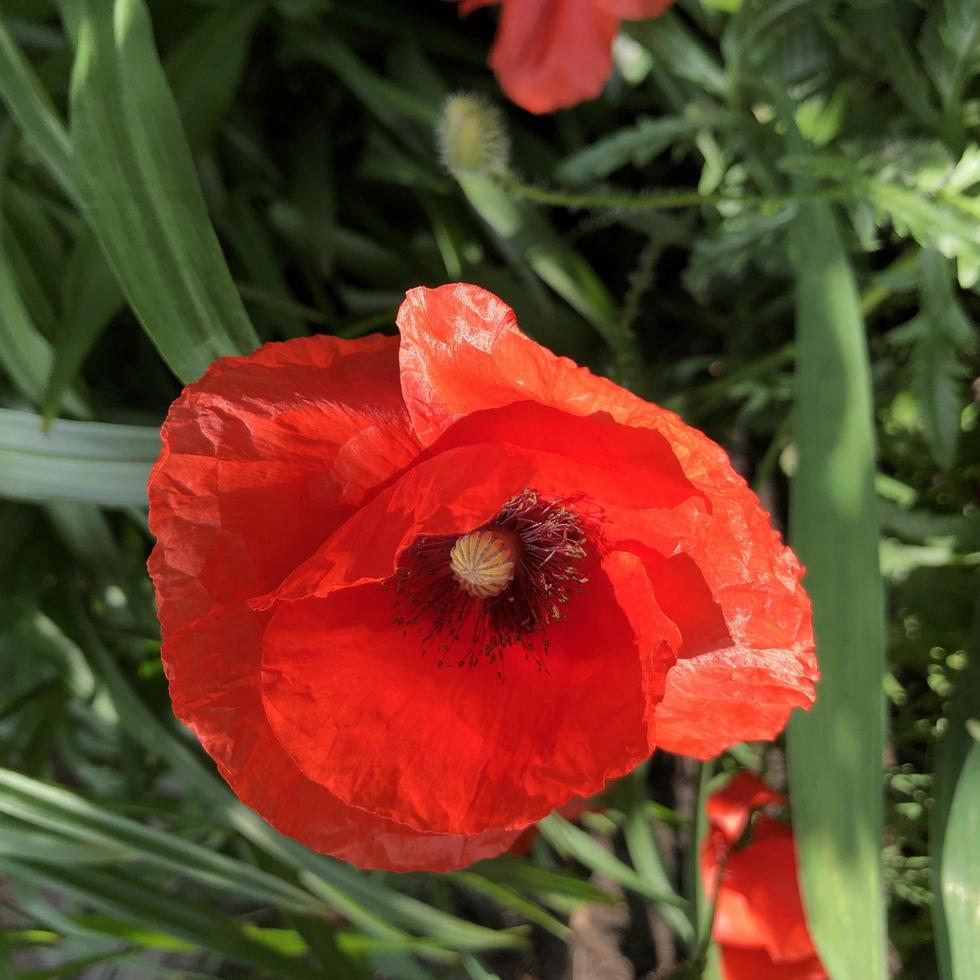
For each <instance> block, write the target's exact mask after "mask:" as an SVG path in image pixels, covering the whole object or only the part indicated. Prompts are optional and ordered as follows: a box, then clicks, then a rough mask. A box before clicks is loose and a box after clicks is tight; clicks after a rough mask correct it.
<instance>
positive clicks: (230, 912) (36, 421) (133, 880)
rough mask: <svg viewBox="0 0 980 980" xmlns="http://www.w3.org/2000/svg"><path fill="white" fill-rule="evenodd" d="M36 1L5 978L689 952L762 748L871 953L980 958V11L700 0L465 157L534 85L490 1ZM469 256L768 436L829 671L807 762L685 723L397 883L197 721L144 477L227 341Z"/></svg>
mask: <svg viewBox="0 0 980 980" xmlns="http://www.w3.org/2000/svg"><path fill="white" fill-rule="evenodd" d="M0 10H2V20H0V99H2V103H3V108H2V109H0V205H2V235H0V369H2V372H0V497H2V501H0V596H2V599H0V677H2V683H0V764H2V766H3V769H2V770H0V923H2V925H3V927H4V932H3V933H2V935H0V976H3V975H5V976H11V975H13V976H19V977H53V976H92V977H102V976H105V977H108V976H123V977H125V976H138V977H149V976H158V975H159V976H183V977H190V976H263V977H264V976H279V977H290V978H292V977H299V978H302V977H312V976H326V977H336V978H348V977H352V978H360V977H365V976H369V975H371V974H372V973H376V974H379V975H385V976H391V977H397V978H408V980H414V978H429V977H458V976H469V977H473V978H486V977H490V976H493V975H495V974H496V975H498V976H500V977H502V978H507V977H518V976H522V975H524V971H530V973H531V975H534V976H540V977H559V976H562V975H564V973H565V971H567V970H568V969H569V964H571V963H573V962H574V964H575V965H576V967H577V969H578V971H579V972H578V975H579V976H600V975H608V976H610V977H615V976H618V975H620V973H615V972H611V971H613V970H619V971H620V972H621V974H622V975H624V976H628V975H630V970H633V971H635V972H636V973H637V974H638V975H645V974H652V973H653V972H654V971H658V970H660V971H662V972H663V973H664V974H666V973H667V972H669V971H670V970H671V969H674V967H675V965H676V964H683V963H685V962H689V963H690V964H691V966H689V967H686V968H684V969H688V970H689V971H690V972H689V973H688V975H691V973H694V972H699V971H700V969H701V967H702V966H705V962H704V955H703V953H704V947H705V943H706V933H707V932H708V931H709V920H708V915H707V910H706V908H705V903H704V897H703V896H702V895H699V894H698V890H697V888H696V875H693V874H691V873H690V871H691V869H692V867H693V865H692V857H693V855H694V853H695V840H696V837H697V834H698V829H699V825H700V820H699V819H698V815H699V812H700V810H699V804H700V802H701V801H703V798H704V794H705V792H706V790H707V788H708V787H709V786H710V785H711V779H712V778H713V774H717V773H719V772H722V771H724V770H728V769H731V768H733V767H735V766H736V765H751V766H753V767H756V768H763V769H764V770H766V771H767V772H768V774H769V776H770V778H771V779H773V780H774V781H776V782H777V783H780V782H781V781H782V780H783V779H784V778H785V776H784V773H785V771H786V769H787V768H788V778H789V784H790V788H791V790H792V795H793V803H794V807H793V816H794V822H795V826H796V828H797V834H798V837H799V842H800V853H801V863H802V870H803V874H804V885H805V892H806V897H807V904H808V907H809V910H810V916H811V926H812V929H813V932H814V935H815V938H816V940H817V942H818V945H819V947H820V950H821V953H822V955H823V957H824V959H825V962H826V963H827V965H828V968H829V969H830V970H831V973H832V975H833V976H834V977H835V978H838V977H839V978H844V980H869V978H873V977H876V976H881V975H883V973H884V972H885V971H886V970H891V971H892V972H896V973H898V974H900V975H902V976H906V977H913V978H919V977H922V978H928V977H932V976H936V975H942V976H943V977H956V978H958V980H969V978H975V977H978V976H980V939H978V936H977V926H976V920H975V909H976V907H977V902H978V900H980V899H978V895H980V854H978V852H977V848H976V842H977V839H978V834H980V830H978V828H980V748H978V746H977V739H978V738H980V722H978V714H980V709H978V707H977V705H978V704H980V650H978V642H980V636H978V634H980V625H975V626H974V628H973V634H972V640H968V636H967V634H968V630H967V624H968V623H969V622H970V619H971V610H972V607H973V604H974V602H975V599H976V594H977V573H976V566H977V564H978V563H980V513H978V509H977V505H978V499H977V480H978V476H980V452H978V450H980V427H978V405H977V394H978V392H977V388H976V382H975V380H974V379H976V378H977V375H978V370H977V368H978V357H977V345H976V334H975V329H974V326H973V319H974V318H975V316H976V314H977V311H978V310H980V298H978V294H977V283H978V280H980V232H978V228H980V224H978V220H980V198H978V196H977V187H978V184H980V148H978V146H977V142H978V139H980V86H978V81H977V75H978V71H980V3H978V2H976V0H942V2H940V0H921V2H916V0H851V2H834V0H741V2H740V0H700V2H698V0H680V2H679V3H678V4H677V6H676V7H675V8H674V9H673V10H672V11H671V12H670V13H669V14H668V15H667V16H666V17H664V18H661V19H659V20H656V21H651V22H648V23H644V24H630V25H624V29H625V33H624V35H623V37H621V38H620V39H619V41H617V45H616V62H617V74H616V76H615V77H614V79H613V81H612V82H611V83H610V85H609V88H608V90H607V92H606V93H605V95H604V96H603V97H602V98H600V99H598V100H596V101H595V102H592V103H588V104H585V105H582V106H580V107H578V108H576V109H574V110H572V111H568V112H563V113H559V114H557V115H555V116H553V117H546V118H535V117H531V116H529V115H527V114H525V113H523V112H521V111H519V110H517V109H515V108H514V107H511V106H505V107H504V111H505V113H506V121H507V126H508V128H509V130H510V133H511V143H512V164H511V169H510V171H509V173H508V174H498V175H496V176H493V175H486V174H470V175H468V176H464V177H461V178H459V179H456V178H454V177H453V176H451V175H449V174H447V173H446V172H445V171H444V170H443V169H442V168H441V167H440V165H439V162H438V158H437V155H436V153H435V151H434V135H433V133H434V127H435V125H436V122H437V119H438V117H439V113H440V106H441V103H442V100H443V99H444V98H445V96H446V95H447V94H448V93H450V92H453V91H456V90H459V89H461V88H462V89H466V90H473V91H478V92H482V93H484V94H485V95H486V96H487V97H488V98H489V99H492V100H496V101H499V95H498V92H497V89H496V86H495V83H494V80H493V78H492V76H491V75H490V73H489V72H488V71H487V69H486V67H485V59H486V55H487V51H488V49H489V46H490V43H491V39H492V34H493V29H494V22H495V14H494V13H493V12H492V11H480V12H478V13H476V14H474V15H473V16H471V17H470V18H468V19H467V20H466V21H460V20H459V19H458V16H457V13H458V12H457V9H456V4H455V3H445V2H437V0H411V2H405V0H358V2H357V3H348V2H341V0H335V2H330V0H225V2H208V0H159V2H158V0H150V2H149V3H148V4H144V2H143V0H64V2H63V3H62V5H61V6H60V7H58V6H57V5H56V4H54V3H52V2H47V0H3V3H2V8H0ZM460 279H462V280H468V281H472V282H476V283H479V284H481V285H483V286H486V287H488V288H490V289H493V290H494V291H496V292H497V293H498V294H500V295H501V296H502V297H503V298H505V299H506V300H507V301H508V302H509V303H511V304H512V305H513V306H514V307H515V308H516V309H517V311H518V316H519V319H520V322H521V324H522V326H523V327H524V329H525V330H526V331H527V332H529V333H530V334H532V335H533V336H535V337H537V338H538V339H539V340H541V341H542V342H544V343H546V344H548V345H549V346H551V347H552V348H553V349H555V350H557V351H559V352H561V353H564V354H568V355H570V356H572V357H574V358H575V359H577V360H578V361H580V362H582V363H586V364H589V365H590V366H592V367H593V369H595V370H597V371H601V372H605V373H608V374H610V375H612V376H613V377H615V378H616V379H617V380H619V381H621V382H622V383H624V384H628V385H629V386H631V387H632V388H633V389H634V390H636V391H638V392H640V393H641V394H643V395H644V396H646V397H649V398H652V399H654V400H656V401H658V402H660V403H662V404H665V405H667V406H670V407H671V408H674V409H676V410H677V411H679V412H680V413H681V414H682V415H683V416H684V417H685V418H686V419H687V420H688V421H689V422H691V423H693V424H695V425H698V426H700V427H702V428H704V429H705V430H706V431H708V432H709V433H710V434H711V435H712V436H714V437H715V438H716V439H718V440H719V441H720V442H722V443H723V444H724V445H725V446H726V447H727V448H728V449H729V450H730V451H731V453H732V455H733V459H734V460H735V462H736V465H737V466H738V467H739V468H740V469H741V470H742V471H743V472H744V473H745V474H746V475H747V477H748V478H749V479H750V480H751V481H752V482H753V484H754V485H755V487H756V488H757V489H758V491H759V493H760V494H761V495H762V497H763V499H764V501H765V502H766V503H767V505H768V506H769V508H770V509H771V510H772V512H773V514H774V518H775V520H776V521H777V522H778V523H779V524H781V525H782V526H783V527H786V526H787V522H788V526H789V534H790V537H791V539H792V540H793V542H794V544H795V545H796V546H797V548H798V549H799V551H800V552H801V555H802V557H803V559H804V561H805V563H806V564H807V565H808V567H809V568H810V570H811V572H810V578H809V580H808V582H809V586H810V589H811V593H812V595H813V597H814V600H815V603H816V612H817V629H818V642H819V648H818V652H819V655H820V659H821V665H822V668H823V670H824V673H825V676H826V681H825V683H824V685H823V687H822V689H821V700H820V703H819V707H818V709H817V710H815V711H814V712H813V713H812V714H811V715H809V716H806V717H801V718H799V719H797V720H796V721H794V723H793V725H791V728H790V732H789V735H788V743H789V745H788V749H789V751H788V753H787V756H786V757H785V758H788V765H787V764H786V763H784V754H783V752H782V751H781V749H780V748H779V747H767V746H741V747H738V748H737V749H735V750H733V751H732V752H731V753H730V754H729V755H727V756H726V757H725V758H723V759H721V760H717V761H716V763H715V764H714V765H711V766H706V767H704V768H703V769H699V768H698V767H695V766H693V765H691V764H689V763H685V762H683V761H681V760H674V759H671V758H668V757H664V756H661V755H658V756H656V757H655V758H654V760H653V761H652V763H651V764H650V766H648V767H645V768H644V769H643V770H641V771H640V772H638V773H637V774H636V775H634V776H633V777H630V778H628V779H626V780H624V781H623V782H622V783H621V784H620V785H618V786H616V787H613V788H612V789H611V791H610V793H609V794H608V798H607V800H606V803H607V809H606V810H605V812H604V813H602V814H592V815H590V816H588V817H586V819H585V823H584V826H585V829H584V830H580V829H578V828H577V827H575V826H573V825H571V824H568V823H566V822H564V821H562V820H561V819H560V818H558V817H554V816H553V817H551V818H549V819H548V821H545V823H544V824H543V825H542V836H541V837H540V838H539V839H538V841H537V842H536V843H535V845H534V848H533V850H532V852H531V853H530V854H529V855H528V856H527V857H526V858H524V859H515V858H504V859H499V860H496V861H493V862H485V863H483V864H481V865H478V866H476V867H475V868H474V869H472V870H471V871H466V872H459V873H455V874H448V875H428V876H423V875H407V876H392V875H382V874H368V873H362V872H359V871H357V870H356V869H353V868H350V867H348V866H345V865H342V864H340V863H338V862H336V861H333V860H331V859H328V858H325V857H322V856H319V855H315V854H312V853H310V852H308V851H306V850H305V849H304V848H302V847H300V846H298V845H296V844H294V843H292V842H291V841H289V840H286V839H284V838H282V837H280V836H279V835H277V834H275V833H274V832H273V831H271V830H270V829H269V828H268V827H267V826H266V825H265V824H264V823H263V822H262V821H261V820H260V819H258V818H257V817H256V816H255V815H253V814H252V813H251V812H250V811H248V810H246V809H245V808H244V807H242V806H241V805H239V804H238V803H237V802H236V801H235V800H234V798H233V797H232V796H231V794H230V793H229V792H228V791H227V790H226V789H225V788H224V785H223V783H221V781H220V779H219V778H218V777H217V776H216V775H215V773H214V771H213V769H212V766H211V765H210V763H209V761H208V760H207V759H206V758H205V757H204V756H203V755H202V753H201V752H200V751H199V749H198V747H197V746H196V744H195V743H194V742H193V740H192V739H191V738H190V737H189V736H188V734H187V733H186V732H184V731H182V730H179V728H178V726H177V725H176V724H175V723H174V721H173V719H172V716H171V713H170V709H169V703H168V700H167V695H166V689H165V682H164V679H163V677H162V673H161V668H160V662H159V657H158V646H159V639H158V633H157V626H156V620H155V617H154V613H153V607H152V599H151V594H150V589H149V583H148V580H147V577H146V573H145V570H144V564H143V563H144V560H145V557H146V554H147V551H148V549H149V546H150V543H151V542H150V539H149V536H148V533H147V528H146V513H145V491H144V485H145V479H146V475H147V472H148V469H149V466H150V464H151V462H152V460H153V459H154V458H155V455H156V453H157V451H158V438H157V428H158V426H159V424H160V422H161V420H162V418H163V415H164V413H165V411H166V408H167V406H168V405H169V403H170V401H171V400H172V399H173V398H174V397H175V395H176V394H177V392H178V391H179V387H180V383H181V382H187V381H190V380H192V379H194V378H195V377H197V376H198V375H199V374H200V373H201V372H202V371H203V369H204V368H205V367H206V365H207V364H208V363H209V362H210V361H211V360H212V359H213V358H214V357H216V356H219V355H222V354H228V353H235V352H240V353H245V352H247V351H249V350H251V349H253V348H254V347H255V346H256V345H257V343H258V342H260V341H265V340H270V339H276V338H283V337H294V336H299V335H302V334H305V333H307V332H309V331H324V332H329V333H335V334H338V335H341V336H345V337H357V336H361V335H364V334H366V333H369V332H371V331H375V330H384V331H390V330H391V329H392V327H393V315H394V311H395V309H396V308H397V305H398V303H399V302H400V300H401V298H402V296H403V293H404V291H405V289H406V288H408V287H411V286H414V285H418V284H428V285H435V284H438V283H441V282H445V281H451V280H460ZM971 381H972V382H973V387H972V388H971ZM879 563H880V574H879ZM883 608H884V609H886V610H887V614H886V615H885V616H883V612H882V610H883ZM975 622H977V621H976V620H975ZM882 685H883V689H884V692H885V695H886V697H885V698H884V705H883V698H882ZM883 707H885V708H886V709H887V712H885V711H883V710H882V709H883ZM886 713H887V718H888V721H889V725H888V728H887V730H886V728H885V726H884V725H883V721H884V718H885V714H886ZM886 731H887V734H886ZM882 760H884V763H883V765H882ZM884 917H886V918H887V940H886V938H885V933H884V930H883V928H882V924H883V918H884ZM597 936H598V937H599V938H598V939H597V938H596V937H597ZM597 956H598V957H600V958H599V959H598V960H597V959H595V957H597ZM602 956H605V957H606V959H605V960H603V959H601V957H602ZM590 957H592V959H590ZM596 963H600V964H603V963H604V964H606V965H604V966H599V967H597V966H595V964H596ZM706 969H707V970H708V971H709V973H710V972H711V970H712V969H713V967H712V966H711V963H710V957H709V962H708V963H707V965H706ZM589 970H592V972H591V973H590V972H588V971H589ZM596 971H599V972H596ZM622 971H625V972H622ZM677 975H678V976H679V975H680V973H678V974H677Z"/></svg>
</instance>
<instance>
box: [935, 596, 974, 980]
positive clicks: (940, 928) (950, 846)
mask: <svg viewBox="0 0 980 980" xmlns="http://www.w3.org/2000/svg"><path fill="white" fill-rule="evenodd" d="M967 655H968V657H969V659H968V661H967V664H966V667H965V668H964V669H963V670H962V671H960V672H959V674H958V675H957V677H956V687H955V688H954V692H953V697H952V699H951V701H950V705H949V708H948V711H947V714H946V729H945V732H944V733H943V735H942V737H941V738H940V739H939V742H938V744H937V746H936V764H935V782H934V785H933V795H934V798H935V802H934V804H933V808H932V811H931V813H930V825H929V838H930V848H929V849H930V854H931V866H932V881H933V891H934V894H935V899H934V901H933V906H932V908H933V921H934V923H935V927H936V954H937V955H936V958H937V960H938V962H939V974H940V977H941V978H942V980H959V978H961V977H976V976H980V855H978V853H977V841H978V840H980V726H978V719H977V708H978V705H980V602H978V603H977V605H976V608H975V611H974V614H973V628H972V630H971V633H970V638H969V642H968V643H967Z"/></svg>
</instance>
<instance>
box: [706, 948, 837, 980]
mask: <svg viewBox="0 0 980 980" xmlns="http://www.w3.org/2000/svg"><path fill="white" fill-rule="evenodd" d="M721 969H722V978H723V980H827V972H826V971H825V970H824V968H823V967H822V966H821V965H820V960H819V959H817V957H816V956H811V957H808V958H807V959H805V960H797V961H795V962H792V963H776V962H774V961H773V959H772V957H771V956H770V955H769V954H768V953H767V952H766V951H765V950H763V949H738V948H737V947H734V946H722V947H721Z"/></svg>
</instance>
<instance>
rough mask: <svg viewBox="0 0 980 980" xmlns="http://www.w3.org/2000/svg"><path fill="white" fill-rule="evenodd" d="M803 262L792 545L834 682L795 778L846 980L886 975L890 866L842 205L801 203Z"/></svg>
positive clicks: (865, 380) (873, 515)
mask: <svg viewBox="0 0 980 980" xmlns="http://www.w3.org/2000/svg"><path fill="white" fill-rule="evenodd" d="M790 241H791V248H792V253H793V261H794V265H795V269H796V365H797V368H796V372H797V373H796V390H795V416H794V433H795V438H796V446H797V451H798V454H799V466H798V470H797V473H796V475H795V477H794V479H793V485H792V510H791V523H790V533H791V540H792V542H793V544H794V547H795V548H796V550H797V552H798V554H799V556H800V559H801V561H802V562H803V564H804V565H805V566H806V568H807V576H806V587H807V590H808V591H809V594H810V597H811V599H812V600H813V612H814V629H815V633H816V643H817V657H818V660H819V664H820V670H821V674H822V680H821V682H820V684H819V685H818V688H817V701H816V705H815V706H814V707H813V708H811V709H810V711H808V712H798V713H797V714H796V716H795V717H794V718H793V719H792V721H791V722H790V726H789V739H788V747H789V776H790V788H791V799H792V802H793V818H794V827H795V833H796V839H797V847H798V854H799V862H800V871H801V880H802V887H803V895H804V899H805V905H806V909H807V915H808V921H809V925H810V931H811V933H812V935H813V938H814V942H815V943H816V946H817V949H818V951H819V953H820V956H821V958H822V960H823V962H824V964H825V966H826V968H827V970H828V972H829V973H830V975H831V976H833V977H835V978H836V980H874V978H882V977H884V975H885V945H884V906H883V898H884V896H883V893H882V884H881V871H880V867H879V854H880V847H881V827H882V789H881V776H880V773H881V763H882V752H883V750H884V705H883V695H882V679H883V675H884V662H883V649H884V627H883V620H882V616H883V596H882V583H881V576H880V574H879V571H878V516H877V507H876V499H875V491H874V482H873V481H874V469H875V443H874V430H873V426H872V413H871V380H870V374H869V370H868V354H867V349H866V346H865V339H864V324H863V321H862V318H861V312H860V308H859V304H858V295H857V289H856V286H855V281H854V274H853V272H852V270H851V267H850V264H849V262H848V259H847V255H846V253H845V251H844V245H843V242H842V240H841V236H840V232H839V231H838V228H837V225H836V222H835V220H834V216H833V213H832V212H831V210H830V206H829V205H827V204H825V203H821V202H813V203H808V204H804V205H802V206H801V207H800V208H799V210H798V211H797V213H796V216H795V218H794V219H793V222H792V225H791V229H790Z"/></svg>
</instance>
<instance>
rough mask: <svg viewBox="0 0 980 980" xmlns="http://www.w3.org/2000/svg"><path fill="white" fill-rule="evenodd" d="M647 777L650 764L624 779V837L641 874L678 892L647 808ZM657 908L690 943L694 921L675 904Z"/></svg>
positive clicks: (670, 891) (661, 888) (655, 884)
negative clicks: (659, 846) (662, 857)
mask: <svg viewBox="0 0 980 980" xmlns="http://www.w3.org/2000/svg"><path fill="white" fill-rule="evenodd" d="M645 779H646V766H641V767H640V768H639V769H638V770H637V771H636V772H634V773H632V774H631V775H630V776H628V777H626V779H623V780H621V782H620V787H621V793H622V797H621V798H620V800H619V802H620V804H621V805H622V806H623V811H624V821H623V828H622V829H623V840H624V841H625V842H626V849H627V851H629V856H630V861H632V863H633V867H634V868H635V869H636V871H637V874H639V875H640V876H641V877H642V878H644V879H646V880H647V881H648V882H649V883H650V884H651V885H652V886H653V887H654V888H656V889H657V890H658V891H661V892H664V893H666V894H676V893H675V892H674V888H673V886H672V885H671V883H670V879H669V878H668V877H667V871H666V869H665V868H664V864H663V861H662V860H661V857H660V851H659V850H658V848H657V842H656V841H655V840H654V837H653V827H652V824H651V821H650V817H649V815H648V813H647V812H646V808H645V807H644V805H643V804H644V802H645V800H646V794H645V793H644V792H643V787H644V786H645ZM657 911H658V912H659V913H660V915H661V916H662V917H663V919H664V921H665V922H666V923H667V924H668V925H669V926H670V927H671V929H673V930H674V932H675V933H676V934H677V935H678V936H679V937H680V939H681V941H682V942H684V943H687V944H690V943H691V942H692V941H693V939H694V927H693V926H692V925H691V920H690V919H689V918H688V917H687V916H686V915H685V914H684V912H682V911H681V910H680V909H679V908H677V907H676V906H674V905H668V904H666V903H660V905H659V906H658V908H657Z"/></svg>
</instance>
